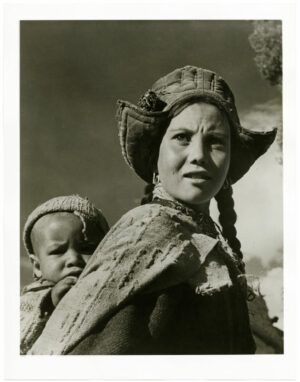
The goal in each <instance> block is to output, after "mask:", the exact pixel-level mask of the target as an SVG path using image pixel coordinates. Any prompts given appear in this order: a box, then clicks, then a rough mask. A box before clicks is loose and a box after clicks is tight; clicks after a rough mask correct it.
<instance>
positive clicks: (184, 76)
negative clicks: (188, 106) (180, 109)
mask: <svg viewBox="0 0 300 382" xmlns="http://www.w3.org/2000/svg"><path fill="white" fill-rule="evenodd" d="M152 90H153V91H155V93H156V94H157V95H158V97H159V98H160V99H161V100H162V101H164V102H165V103H166V104H167V105H168V107H170V106H171V105H173V104H174V103H176V102H177V101H180V99H182V98H183V97H187V98H188V96H191V97H193V96H196V97H199V98H200V99H201V97H203V96H204V97H203V98H207V99H209V98H214V99H215V100H216V101H217V102H218V101H219V102H221V103H222V105H221V106H222V107H223V108H225V111H226V112H228V113H230V116H231V118H233V119H234V120H235V122H237V123H239V118H238V116H237V111H236V107H235V103H234V95H233V93H232V91H231V89H230V87H229V85H228V84H227V83H226V82H225V81H224V79H223V78H222V77H221V76H219V75H218V74H217V73H215V72H213V71H211V70H207V69H203V68H198V67H196V66H191V65H188V66H185V67H183V68H179V69H176V70H174V71H173V72H171V73H169V74H167V75H166V76H164V77H162V78H160V79H159V80H157V81H156V82H155V83H154V84H153V86H152Z"/></svg>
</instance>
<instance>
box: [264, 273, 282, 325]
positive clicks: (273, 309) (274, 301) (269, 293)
mask: <svg viewBox="0 0 300 382" xmlns="http://www.w3.org/2000/svg"><path fill="white" fill-rule="evenodd" d="M260 291H261V293H262V295H264V297H265V301H266V304H267V307H268V310H269V316H270V317H274V316H277V317H278V318H279V320H278V322H276V323H275V324H274V325H275V326H277V327H278V328H280V329H283V269H282V268H281V267H277V268H273V269H271V270H270V271H269V272H268V273H267V274H266V275H265V276H264V277H261V279H260Z"/></svg>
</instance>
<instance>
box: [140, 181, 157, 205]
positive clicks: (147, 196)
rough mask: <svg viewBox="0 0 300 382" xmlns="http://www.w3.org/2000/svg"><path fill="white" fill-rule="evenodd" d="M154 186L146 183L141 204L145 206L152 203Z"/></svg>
mask: <svg viewBox="0 0 300 382" xmlns="http://www.w3.org/2000/svg"><path fill="white" fill-rule="evenodd" d="M153 189H154V184H153V183H148V184H147V185H146V186H145V188H144V195H143V197H142V199H141V204H147V203H150V202H152V198H153Z"/></svg>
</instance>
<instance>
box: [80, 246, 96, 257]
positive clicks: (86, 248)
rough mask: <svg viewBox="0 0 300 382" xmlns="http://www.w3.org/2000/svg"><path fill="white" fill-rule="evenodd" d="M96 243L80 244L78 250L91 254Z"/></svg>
mask: <svg viewBox="0 0 300 382" xmlns="http://www.w3.org/2000/svg"><path fill="white" fill-rule="evenodd" d="M96 247H97V245H95V244H82V245H81V246H80V252H81V253H83V254H85V255H92V254H93V253H94V252H95V249H96Z"/></svg>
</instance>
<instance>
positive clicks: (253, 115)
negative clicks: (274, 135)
mask: <svg viewBox="0 0 300 382" xmlns="http://www.w3.org/2000/svg"><path fill="white" fill-rule="evenodd" d="M241 123H242V125H243V126H244V127H246V128H247V129H250V130H256V131H265V130H270V129H271V128H273V127H280V126H281V125H282V106H281V100H280V99H279V98H274V99H272V100H270V101H268V102H265V103H263V104H257V105H254V106H253V107H252V108H251V110H247V111H244V112H243V113H241Z"/></svg>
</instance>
